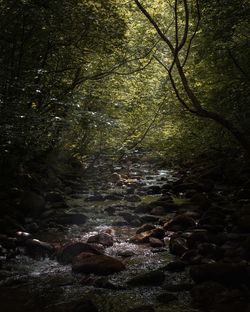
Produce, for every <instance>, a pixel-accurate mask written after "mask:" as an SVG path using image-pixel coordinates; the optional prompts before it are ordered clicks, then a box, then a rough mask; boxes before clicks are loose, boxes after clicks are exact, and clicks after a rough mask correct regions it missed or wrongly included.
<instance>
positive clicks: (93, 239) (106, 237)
mask: <svg viewBox="0 0 250 312" xmlns="http://www.w3.org/2000/svg"><path fill="white" fill-rule="evenodd" d="M87 243H89V244H101V245H103V246H105V247H110V246H113V244H114V239H113V236H112V235H110V234H108V233H99V234H97V235H93V236H90V237H89V238H88V240H87Z"/></svg>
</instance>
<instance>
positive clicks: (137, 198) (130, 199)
mask: <svg viewBox="0 0 250 312" xmlns="http://www.w3.org/2000/svg"><path fill="white" fill-rule="evenodd" d="M124 200H126V201H128V202H132V203H137V202H140V201H141V197H140V196H139V195H136V194H131V195H126V196H125V197H124Z"/></svg>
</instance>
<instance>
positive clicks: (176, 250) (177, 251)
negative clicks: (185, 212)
mask: <svg viewBox="0 0 250 312" xmlns="http://www.w3.org/2000/svg"><path fill="white" fill-rule="evenodd" d="M169 250H170V252H171V253H172V254H174V255H177V256H181V255H183V254H184V253H185V252H186V251H187V250H188V248H187V245H186V240H185V239H184V238H182V237H178V236H177V237H176V236H174V235H172V236H171V238H170V241H169Z"/></svg>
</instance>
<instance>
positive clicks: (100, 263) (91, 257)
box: [72, 252, 125, 275]
mask: <svg viewBox="0 0 250 312" xmlns="http://www.w3.org/2000/svg"><path fill="white" fill-rule="evenodd" d="M124 269H125V265H124V264H123V263H122V262H121V261H120V260H118V259H115V258H113V257H110V256H106V255H95V254H92V253H87V252H82V253H80V254H79V255H78V256H76V257H75V258H74V259H73V261H72V270H73V272H75V273H87V274H89V273H94V274H97V275H109V274H113V273H116V272H120V271H122V270H124Z"/></svg>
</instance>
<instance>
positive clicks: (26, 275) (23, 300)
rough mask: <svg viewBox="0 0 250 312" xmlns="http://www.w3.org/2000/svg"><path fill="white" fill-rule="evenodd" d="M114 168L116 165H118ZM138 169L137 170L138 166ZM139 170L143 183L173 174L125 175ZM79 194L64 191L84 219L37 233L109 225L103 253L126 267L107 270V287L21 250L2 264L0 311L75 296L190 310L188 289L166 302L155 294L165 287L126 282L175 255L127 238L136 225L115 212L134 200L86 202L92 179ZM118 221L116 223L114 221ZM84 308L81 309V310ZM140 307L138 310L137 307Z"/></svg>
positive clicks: (104, 305) (106, 303)
mask: <svg viewBox="0 0 250 312" xmlns="http://www.w3.org/2000/svg"><path fill="white" fill-rule="evenodd" d="M118 169H119V168H118ZM138 169H139V171H138ZM138 175H140V177H141V179H140V183H141V185H142V186H143V187H148V186H150V185H162V184H164V183H166V182H168V181H173V180H174V179H175V177H174V174H173V172H172V171H170V170H166V169H164V170H153V172H152V170H151V171H150V170H149V169H148V168H141V167H140V168H133V170H132V171H131V172H130V179H131V181H133V177H136V176H138ZM89 185H90V187H89V188H88V189H87V190H86V189H85V190H83V191H82V193H80V194H78V195H77V196H74V197H73V198H72V197H70V196H68V197H67V203H68V204H69V207H70V208H69V212H77V213H79V212H80V213H83V214H85V215H87V216H88V221H87V223H86V224H84V225H81V226H77V225H71V226H68V227H67V230H66V231H63V232H60V231H58V230H57V229H55V231H54V232H53V230H52V231H49V232H42V233H40V234H38V238H39V239H41V240H44V241H47V242H51V243H59V242H60V243H62V242H68V241H83V242H84V241H86V240H87V239H88V237H89V236H91V235H93V234H97V233H98V232H100V231H103V230H105V229H107V228H109V229H112V233H113V236H114V245H113V246H112V247H109V248H106V250H105V254H107V255H111V256H114V257H120V256H121V255H124V254H127V255H128V254H129V255H130V256H129V257H126V258H125V257H123V258H122V259H123V262H124V263H125V264H126V270H124V271H122V272H120V273H116V274H112V275H110V276H109V277H108V278H105V279H108V281H109V282H110V283H111V284H112V285H113V286H114V287H111V288H114V289H109V288H110V287H108V288H105V286H104V287H103V286H102V285H100V282H99V284H98V280H100V277H96V276H94V275H88V276H84V275H80V274H73V273H72V272H71V265H61V264H59V263H58V262H57V261H56V260H54V259H49V258H46V259H40V260H34V259H32V258H29V257H27V256H26V255H25V254H24V253H22V251H21V253H20V255H18V256H17V257H16V258H15V259H10V260H9V261H8V262H7V263H5V264H4V266H3V268H2V270H1V272H0V300H1V301H0V302H1V308H0V310H1V311H3V312H22V311H25V312H29V311H32V312H33V311H37V312H40V311H41V312H42V311H47V312H50V311H51V312H52V311H53V312H54V311H65V312H66V311H73V310H72V309H71V308H72V306H73V304H74V303H75V302H77V301H79V300H83V299H85V298H86V299H91V300H92V301H93V302H94V304H95V305H96V306H97V307H98V311H99V312H120V311H124V312H126V311H127V310H129V309H130V308H133V307H137V306H142V305H152V306H154V308H155V311H157V312H173V311H175V312H194V311H197V310H195V309H193V308H192V307H191V305H190V296H189V293H188V292H180V293H178V294H177V295H178V300H175V301H173V302H171V303H168V304H161V303H159V302H158V301H157V299H156V296H157V295H159V294H161V293H162V292H164V284H163V285H162V286H157V287H155V286H150V287H148V286H147V287H128V285H127V281H128V280H129V279H131V278H132V277H134V276H136V275H138V274H140V273H144V272H149V271H152V270H156V269H160V268H161V267H163V266H164V265H166V264H167V263H169V262H170V261H172V260H173V259H174V256H173V255H171V254H170V253H169V251H168V248H165V250H163V251H161V252H156V250H154V249H152V248H151V247H150V246H148V245H136V244H132V243H130V242H129V238H130V237H131V236H133V235H134V234H135V231H136V227H133V226H130V225H125V224H122V221H124V219H123V218H122V216H121V215H120V213H124V212H126V213H131V212H133V209H134V207H135V206H136V205H138V203H131V202H126V201H124V200H120V201H117V200H116V201H112V200H105V201H99V200H98V201H91V202H90V201H89V202H87V201H86V198H87V197H89V196H92V195H93V194H94V193H96V189H95V187H96V186H95V183H94V182H93V184H92V186H91V182H90V183H89ZM105 192H110V193H114V192H115V193H116V194H123V192H125V189H124V188H123V186H120V187H117V186H116V185H115V184H112V183H110V184H109V185H107V187H106V190H105ZM155 198H157V195H152V196H142V200H143V201H150V200H153V199H155ZM112 205H113V206H115V207H116V208H115V209H116V212H119V213H115V214H113V215H110V214H108V213H107V211H106V210H105V208H107V207H110V206H112ZM119 223H120V224H119ZM165 275H166V278H165V284H178V283H185V282H190V281H189V278H188V275H187V274H186V273H185V272H184V273H168V272H166V273H165ZM83 312H84V311H83ZM142 312H143V310H142Z"/></svg>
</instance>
